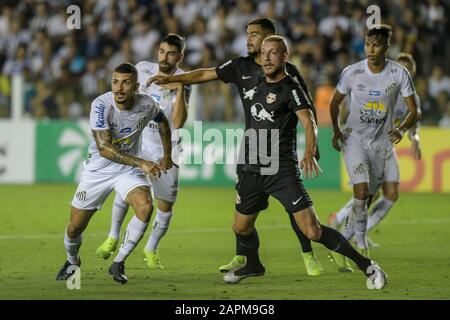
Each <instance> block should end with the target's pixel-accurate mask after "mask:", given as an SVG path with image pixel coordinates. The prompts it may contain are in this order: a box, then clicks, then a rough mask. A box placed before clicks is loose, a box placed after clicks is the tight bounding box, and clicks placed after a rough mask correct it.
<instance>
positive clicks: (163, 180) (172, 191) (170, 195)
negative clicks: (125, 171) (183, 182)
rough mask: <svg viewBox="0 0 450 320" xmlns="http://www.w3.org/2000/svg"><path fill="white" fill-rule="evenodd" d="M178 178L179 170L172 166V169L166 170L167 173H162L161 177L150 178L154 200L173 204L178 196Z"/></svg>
mask: <svg viewBox="0 0 450 320" xmlns="http://www.w3.org/2000/svg"><path fill="white" fill-rule="evenodd" d="M178 176H179V169H178V168H177V167H175V166H172V168H170V169H169V170H167V173H165V174H164V173H162V174H161V177H159V178H153V177H150V178H149V179H150V181H151V183H152V186H153V194H154V197H155V199H160V200H164V201H167V202H172V203H174V202H175V201H176V199H177V194H178Z"/></svg>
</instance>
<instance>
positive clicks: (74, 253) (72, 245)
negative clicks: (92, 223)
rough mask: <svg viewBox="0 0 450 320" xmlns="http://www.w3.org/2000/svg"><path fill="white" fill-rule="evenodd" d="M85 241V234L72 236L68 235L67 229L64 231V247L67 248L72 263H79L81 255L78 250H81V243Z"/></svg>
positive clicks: (68, 258) (68, 259)
mask: <svg viewBox="0 0 450 320" xmlns="http://www.w3.org/2000/svg"><path fill="white" fill-rule="evenodd" d="M82 242H83V235H82V234H80V235H79V236H78V237H75V238H70V237H69V236H68V235H67V229H66V231H64V247H65V248H66V253H67V261H69V262H70V263H71V264H79V263H80V257H79V256H78V252H79V251H80V247H81V243H82Z"/></svg>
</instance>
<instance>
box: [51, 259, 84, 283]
mask: <svg viewBox="0 0 450 320" xmlns="http://www.w3.org/2000/svg"><path fill="white" fill-rule="evenodd" d="M78 261H79V262H78V264H72V263H70V262H69V261H67V260H66V262H65V263H64V265H63V266H62V267H61V269H60V270H59V271H58V274H57V275H56V280H67V279H69V278H70V277H71V276H72V275H73V274H74V273H75V270H76V268H71V270H70V271H69V270H68V269H69V268H70V267H71V266H75V267H78V268H79V267H80V266H81V260H80V258H78Z"/></svg>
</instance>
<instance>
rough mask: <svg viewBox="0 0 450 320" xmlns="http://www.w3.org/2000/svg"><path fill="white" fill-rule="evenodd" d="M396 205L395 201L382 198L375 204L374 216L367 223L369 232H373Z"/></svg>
mask: <svg viewBox="0 0 450 320" xmlns="http://www.w3.org/2000/svg"><path fill="white" fill-rule="evenodd" d="M393 205H394V201H391V200H388V199H386V198H384V197H380V198H379V199H378V200H377V202H375V203H374V205H373V209H372V214H371V215H370V217H369V220H368V222H367V232H369V231H370V230H372V228H373V227H375V226H376V225H377V224H379V223H380V221H381V220H383V218H384V217H385V216H386V214H387V213H388V211H389V210H390V209H391V208H392V206H393Z"/></svg>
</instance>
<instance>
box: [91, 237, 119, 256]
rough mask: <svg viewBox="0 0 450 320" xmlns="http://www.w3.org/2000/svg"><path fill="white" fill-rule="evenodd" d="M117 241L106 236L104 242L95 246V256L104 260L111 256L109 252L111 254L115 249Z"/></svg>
mask: <svg viewBox="0 0 450 320" xmlns="http://www.w3.org/2000/svg"><path fill="white" fill-rule="evenodd" d="M118 243H119V240H118V239H114V238H111V237H108V239H106V240H105V242H103V243H102V244H101V246H100V247H98V248H97V250H96V251H95V254H96V255H97V257H99V258H102V259H105V260H106V259H108V258H109V257H110V256H111V254H113V252H114V251H116V249H117V244H118Z"/></svg>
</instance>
